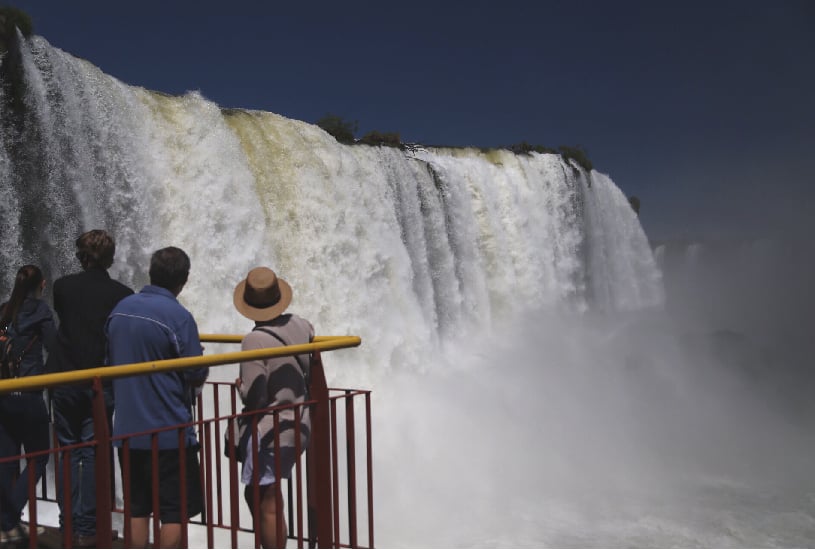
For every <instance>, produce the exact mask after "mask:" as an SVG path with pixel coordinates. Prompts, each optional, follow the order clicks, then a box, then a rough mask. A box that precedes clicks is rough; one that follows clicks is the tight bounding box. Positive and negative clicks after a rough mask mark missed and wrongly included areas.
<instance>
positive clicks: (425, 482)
mask: <svg viewBox="0 0 815 550" xmlns="http://www.w3.org/2000/svg"><path fill="white" fill-rule="evenodd" d="M24 62H25V82H26V83H27V85H28V94H27V96H26V106H27V108H28V109H29V114H28V116H27V118H26V126H25V131H24V133H23V135H22V136H21V138H20V139H22V140H23V143H24V147H23V149H22V150H23V151H24V154H21V153H20V151H19V150H14V149H12V147H11V140H12V139H13V136H14V135H15V134H13V130H12V128H11V127H10V126H9V125H7V124H5V123H4V124H3V132H4V133H3V145H4V147H3V148H0V176H2V181H0V188H2V190H3V191H4V192H5V193H6V195H7V196H8V197H9V199H8V200H7V201H5V202H3V203H0V204H2V206H0V208H3V211H2V212H0V214H3V220H4V223H6V225H7V226H8V227H7V228H5V227H4V229H8V230H4V231H3V234H2V237H1V238H2V245H3V246H2V251H3V252H2V253H3V254H4V255H5V256H4V257H3V259H4V261H5V265H7V266H14V265H17V264H19V263H21V262H23V261H34V262H36V263H39V264H40V265H43V266H44V267H45V268H46V270H47V272H48V276H49V278H50V279H51V280H53V279H54V278H56V277H58V276H60V275H62V274H64V273H66V272H70V271H73V270H75V269H76V266H75V265H74V264H75V261H74V260H73V248H72V243H73V240H74V238H75V237H76V235H78V234H79V233H80V232H81V231H83V230H86V229H91V228H95V227H104V228H106V229H108V230H110V231H111V232H112V233H113V234H114V235H115V236H116V238H117V247H118V248H117V261H116V264H114V269H113V270H112V271H113V273H112V274H113V275H114V276H116V277H118V278H120V279H122V280H124V281H125V282H128V283H129V284H131V285H132V286H134V287H140V286H141V285H142V284H143V283H144V282H146V268H147V262H148V258H149V254H150V252H151V251H152V250H154V249H156V248H159V247H162V246H167V245H175V246H180V247H181V248H184V249H185V250H186V251H187V252H188V253H189V254H190V256H191V258H192V262H193V268H192V273H191V277H190V282H189V284H188V286H187V287H186V288H185V290H184V292H183V293H182V295H181V300H182V302H183V303H184V304H185V305H186V306H187V307H188V308H189V309H190V310H191V311H192V312H193V313H194V315H195V316H196V318H197V319H198V320H199V327H200V329H201V331H202V332H232V333H239V332H243V331H245V330H246V329H247V328H248V326H247V323H246V321H245V320H243V319H242V318H241V317H239V316H238V315H237V314H236V313H235V312H233V308H232V305H231V296H232V288H233V287H234V285H235V284H236V282H237V281H238V280H239V279H240V278H241V277H242V276H243V275H244V274H245V273H246V271H248V269H249V268H251V267H253V266H255V265H261V264H265V265H270V266H272V267H273V268H275V269H276V270H277V271H278V273H279V274H280V275H281V276H282V277H284V278H286V279H287V280H289V281H290V282H291V283H292V285H293V287H294V290H295V298H294V303H293V305H292V310H293V311H296V312H297V313H299V314H301V315H303V316H304V317H306V318H308V319H310V320H311V321H312V322H313V323H314V325H315V326H316V327H317V332H318V333H320V334H339V335H342V334H356V335H359V336H361V337H362V340H363V345H362V346H361V347H360V348H358V349H354V350H349V351H341V352H332V353H331V354H327V357H326V365H327V370H328V375H329V383H334V384H339V385H343V386H351V387H370V388H372V389H374V392H375V393H374V438H375V443H374V453H375V472H374V483H375V487H376V496H375V505H376V507H375V509H376V532H377V544H378V545H379V546H542V545H556V546H618V545H619V546H677V545H678V546H696V545H701V546H733V545H736V546H739V545H749V546H765V545H766V546H774V545H785V544H790V545H800V544H804V545H805V543H806V541H807V540H810V541H811V540H813V538H812V535H813V533H815V527H813V525H815V520H813V508H814V507H815V503H813V494H815V493H813V491H812V488H811V484H810V485H803V486H797V485H796V484H797V483H798V482H799V481H800V480H802V479H805V478H806V476H805V475H804V474H803V473H802V472H806V467H807V466H811V462H808V457H809V456H810V455H811V453H810V454H807V451H808V450H811V448H812V447H811V441H810V440H808V439H806V438H805V437H804V436H802V434H801V433H800V432H799V431H797V430H796V429H795V428H794V427H790V426H788V424H789V423H788V422H787V421H786V420H785V417H784V416H783V415H781V414H780V413H778V412H777V411H776V410H774V409H773V408H772V407H771V406H770V405H767V406H764V404H763V403H761V401H760V399H762V398H763V396H762V395H761V393H760V392H759V393H756V392H758V389H757V388H756V387H755V386H754V385H752V384H750V383H747V382H745V381H744V380H743V379H742V377H741V376H740V375H739V374H738V373H735V374H734V373H733V372H730V371H726V370H721V369H719V370H717V369H718V363H717V362H716V361H714V360H713V359H712V358H711V357H710V354H709V353H707V351H705V350H700V346H697V347H690V346H687V345H686V342H685V341H683V340H682V339H681V338H680V337H679V336H678V335H680V334H682V333H681V331H680V330H679V329H677V327H676V326H674V324H673V323H672V321H670V320H669V319H667V318H666V317H665V316H664V315H663V314H662V312H661V305H662V304H663V290H662V282H661V275H660V271H659V269H658V268H657V266H656V263H655V261H654V258H653V256H652V254H651V251H650V249H649V246H648V242H647V239H646V237H645V235H644V233H643V231H642V228H641V227H640V224H639V222H638V220H637V218H636V216H635V214H634V213H633V211H632V210H631V208H630V207H629V205H628V201H627V200H626V198H625V196H624V195H623V194H622V192H621V191H620V190H619V189H618V188H617V187H616V186H615V184H614V183H613V182H612V181H611V180H610V178H608V177H607V176H605V175H604V174H601V173H598V172H592V173H591V174H590V175H589V174H585V173H583V172H581V171H578V170H573V168H572V167H571V166H567V165H566V164H564V162H563V161H562V160H561V159H560V157H557V156H554V155H538V154H533V155H531V156H517V155H514V154H511V153H509V152H506V151H491V152H487V153H484V152H480V151H477V150H473V149H427V150H422V149H419V150H415V151H413V152H408V151H400V150H396V149H389V148H371V147H364V146H355V147H349V146H343V145H339V144H337V143H336V142H335V141H334V140H333V138H331V137H330V136H328V135H327V134H325V133H324V132H323V131H322V130H320V129H319V128H317V127H316V126H312V125H309V124H306V123H304V122H300V121H295V120H290V119H286V118H284V117H281V116H278V115H275V114H272V113H266V112H249V111H227V112H222V111H221V109H219V107H218V106H216V105H214V104H212V103H210V102H208V101H207V100H206V99H205V98H203V97H201V96H200V95H199V94H196V93H190V94H188V95H186V96H184V97H180V98H178V97H168V96H165V95H161V94H156V93H153V92H149V91H146V90H143V89H140V88H135V87H130V86H126V85H124V84H122V83H120V82H118V81H116V80H115V79H113V78H111V77H109V76H107V75H104V74H103V73H101V72H100V71H99V70H98V69H97V68H96V67H94V66H93V65H91V64H89V63H87V62H85V61H82V60H78V59H76V58H73V57H72V56H70V55H68V54H66V53H64V52H62V51H60V50H58V49H55V48H52V47H51V46H50V45H48V44H47V42H45V40H43V39H41V38H34V39H33V40H32V41H30V42H29V43H28V46H27V48H26V50H25V52H24ZM4 115H5V113H4ZM4 120H6V117H5V116H4ZM15 151H16V152H15ZM19 212H22V215H21V216H22V217H20V218H17V216H18V213H19ZM15 219H19V221H18V222H17V223H12V222H10V221H8V220H11V221H13V220H15ZM15 251H19V253H15ZM3 275H4V277H5V285H4V287H3V288H6V289H7V288H8V283H9V282H10V277H11V276H12V275H13V273H12V270H8V272H7V273H4V274H3ZM705 366H706V367H709V370H705V369H704V368H703V367H705ZM234 375H235V370H234V368H231V367H230V368H224V369H219V370H218V372H217V373H216V374H215V375H214V376H215V377H217V378H219V379H222V380H231V379H232V378H233V377H234ZM753 399H755V400H756V402H758V403H760V404H759V405H757V406H756V405H755V403H754V402H753ZM758 428H760V431H759V432H757V433H756V434H754V433H752V431H751V430H753V429H758ZM767 432H770V433H771V437H769V436H765V434H766V433H767ZM757 434H761V435H760V436H759V435H757ZM768 448H771V449H780V450H782V451H783V453H784V454H785V455H791V456H792V458H789V457H785V458H784V460H783V461H781V460H779V459H778V458H777V457H776V456H774V455H773V453H768V452H767V449H768ZM769 455H772V456H769ZM779 469H781V470H783V472H785V473H784V475H768V474H767V472H776V470H779ZM776 473H777V472H776ZM798 485H800V484H798ZM790 487H796V488H794V489H791V488H790Z"/></svg>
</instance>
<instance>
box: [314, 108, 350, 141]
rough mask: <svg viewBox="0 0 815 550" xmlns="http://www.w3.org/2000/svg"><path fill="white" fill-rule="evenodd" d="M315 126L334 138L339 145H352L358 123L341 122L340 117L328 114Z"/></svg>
mask: <svg viewBox="0 0 815 550" xmlns="http://www.w3.org/2000/svg"><path fill="white" fill-rule="evenodd" d="M317 126H319V127H320V128H322V129H323V130H325V131H326V132H328V133H329V134H331V135H332V136H334V139H336V140H337V141H339V142H340V143H354V134H356V132H357V128H358V127H359V122H357V121H356V120H355V121H353V122H351V121H348V120H343V118H342V117H339V116H337V115H332V114H331V113H328V114H326V115H325V116H324V117H323V118H321V119H320V120H318V121H317Z"/></svg>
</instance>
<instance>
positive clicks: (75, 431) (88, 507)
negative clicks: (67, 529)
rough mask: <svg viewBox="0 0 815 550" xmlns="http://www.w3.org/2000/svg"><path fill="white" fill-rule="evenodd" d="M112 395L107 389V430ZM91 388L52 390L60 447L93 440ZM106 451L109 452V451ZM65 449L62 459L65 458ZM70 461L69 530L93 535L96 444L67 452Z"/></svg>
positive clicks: (59, 489) (60, 492) (59, 499)
mask: <svg viewBox="0 0 815 550" xmlns="http://www.w3.org/2000/svg"><path fill="white" fill-rule="evenodd" d="M111 397H112V396H111V395H109V394H108V393H107V391H106V395H105V401H106V405H108V406H107V417H108V418H107V421H108V430H109V429H110V424H111V420H112V415H113V407H112V404H113V401H112V398H111ZM92 404H93V402H92V393H91V390H80V389H76V388H57V389H56V390H55V391H54V430H55V431H56V434H57V439H58V440H59V443H60V445H61V446H67V445H77V444H79V443H87V442H89V441H93V440H94V425H93V408H92ZM107 452H111V451H110V450H108V451H107ZM67 454H68V453H67V452H66V453H65V454H64V456H63V459H64V458H65V457H67ZM70 460H71V529H72V531H73V533H74V534H77V535H85V536H92V535H95V534H96V469H95V464H96V446H89V447H81V448H78V449H73V450H71V451H70ZM63 486H64V483H63V480H62V468H58V469H57V503H58V504H59V510H60V513H59V524H60V527H63V525H64V517H63V510H64V495H63Z"/></svg>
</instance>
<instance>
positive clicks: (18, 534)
mask: <svg viewBox="0 0 815 550" xmlns="http://www.w3.org/2000/svg"><path fill="white" fill-rule="evenodd" d="M27 538H28V532H27V531H26V532H23V529H22V528H21V527H20V526H19V525H18V526H17V527H12V528H11V529H9V530H8V531H3V533H2V537H0V540H1V541H2V542H3V544H8V543H15V542H20V541H23V540H25V539H27Z"/></svg>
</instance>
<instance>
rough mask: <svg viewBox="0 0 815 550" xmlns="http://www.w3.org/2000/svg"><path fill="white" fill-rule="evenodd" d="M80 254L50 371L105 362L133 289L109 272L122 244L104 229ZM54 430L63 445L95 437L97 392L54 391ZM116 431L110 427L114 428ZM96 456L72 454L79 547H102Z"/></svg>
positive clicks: (81, 241)
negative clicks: (118, 310)
mask: <svg viewBox="0 0 815 550" xmlns="http://www.w3.org/2000/svg"><path fill="white" fill-rule="evenodd" d="M76 248H77V252H76V257H77V259H79V263H80V264H81V265H82V271H81V272H79V273H74V274H71V275H66V276H65V277H62V278H60V279H57V280H56V281H55V282H54V310H55V311H56V313H57V315H58V316H59V333H58V345H57V346H56V350H55V353H52V354H51V355H49V358H48V369H49V370H50V371H52V372H53V371H58V372H59V371H70V370H77V369H89V368H93V367H101V366H102V365H104V364H105V353H106V339H105V322H106V321H107V317H108V315H109V314H110V312H111V311H112V310H113V308H114V306H115V305H116V304H117V303H119V301H120V300H121V299H122V298H124V297H125V296H129V295H130V294H133V291H132V290H131V289H130V288H128V287H127V286H125V285H123V284H122V283H120V282H118V281H115V280H113V279H111V278H110V275H108V272H107V270H108V268H109V267H110V266H111V265H112V264H113V256H114V254H115V251H116V245H115V243H114V241H113V238H112V237H111V236H110V235H109V234H108V233H107V232H105V231H103V230H101V229H94V230H92V231H88V232H86V233H83V234H82V235H80V237H79V238H78V239H77V240H76ZM53 399H54V401H53V403H54V428H55V431H56V434H57V438H58V439H59V442H60V444H61V445H76V444H78V443H84V442H87V441H91V440H93V439H94V428H93V409H92V406H91V399H92V392H91V390H90V389H89V388H88V387H87V386H70V387H59V388H56V389H55V390H54V394H53ZM105 401H106V405H107V408H108V424H109V425H110V420H111V417H112V415H113V391H112V387H111V385H110V383H108V384H107V385H106V386H105ZM108 429H110V426H108ZM94 465H95V456H94V449H93V448H92V447H82V448H79V449H75V450H73V451H72V452H71V495H70V496H71V516H72V526H73V546H74V547H92V546H96V488H95V486H96V485H95V478H94V475H95V474H94ZM62 486H63V484H62V483H61V482H60V483H58V486H57V489H58V501H59V504H60V525H62V523H63V521H64V518H63V516H62V509H63V499H64V497H63V495H62V494H61V493H62Z"/></svg>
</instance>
